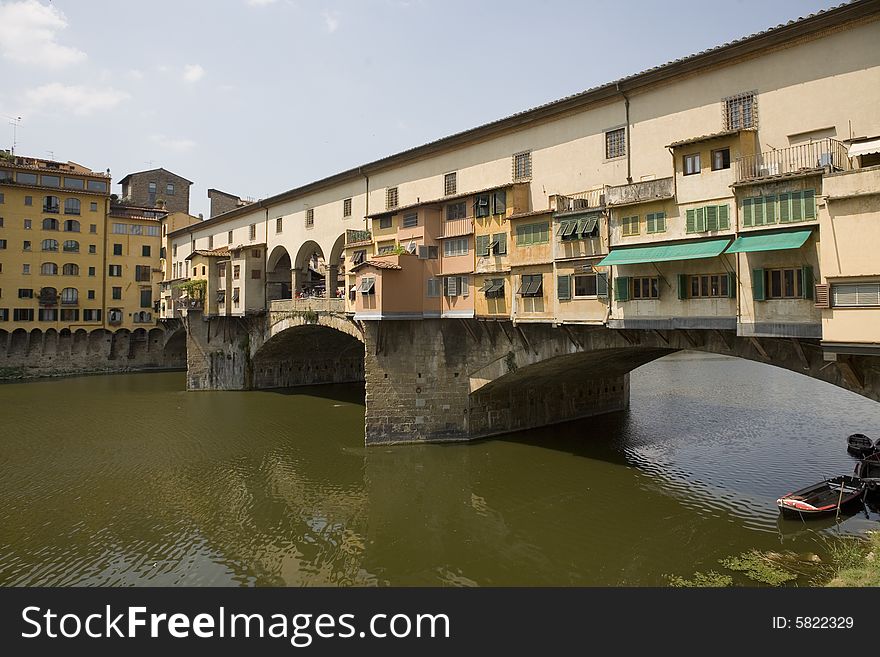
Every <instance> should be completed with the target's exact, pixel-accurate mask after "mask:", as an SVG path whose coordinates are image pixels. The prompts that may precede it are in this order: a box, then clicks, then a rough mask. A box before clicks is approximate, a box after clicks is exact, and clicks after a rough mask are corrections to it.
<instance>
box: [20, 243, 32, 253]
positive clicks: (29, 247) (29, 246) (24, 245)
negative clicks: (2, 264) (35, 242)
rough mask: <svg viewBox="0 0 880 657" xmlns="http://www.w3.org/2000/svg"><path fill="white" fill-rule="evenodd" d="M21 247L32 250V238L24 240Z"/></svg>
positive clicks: (24, 249)
mask: <svg viewBox="0 0 880 657" xmlns="http://www.w3.org/2000/svg"><path fill="white" fill-rule="evenodd" d="M21 248H22V250H23V251H30V250H31V242H30V240H25V241H24V242H22V244H21Z"/></svg>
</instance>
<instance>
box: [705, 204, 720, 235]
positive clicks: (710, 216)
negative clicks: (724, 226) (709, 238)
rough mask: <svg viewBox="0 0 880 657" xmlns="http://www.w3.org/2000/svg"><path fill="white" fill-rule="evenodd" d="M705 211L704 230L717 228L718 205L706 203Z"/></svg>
mask: <svg viewBox="0 0 880 657" xmlns="http://www.w3.org/2000/svg"><path fill="white" fill-rule="evenodd" d="M705 213H706V230H718V206H717V205H707V206H706V208H705Z"/></svg>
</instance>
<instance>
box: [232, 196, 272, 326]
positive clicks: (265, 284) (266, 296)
mask: <svg viewBox="0 0 880 657" xmlns="http://www.w3.org/2000/svg"><path fill="white" fill-rule="evenodd" d="M263 230H264V231H265V232H264V233H263V234H264V235H265V237H266V248H265V249H263V306H265V308H266V310H269V206H268V205H267V206H266V219H265V220H264V222H263ZM229 266H230V267H231V266H232V262H231V259H230V263H229ZM246 310H247V309H245V311H246Z"/></svg>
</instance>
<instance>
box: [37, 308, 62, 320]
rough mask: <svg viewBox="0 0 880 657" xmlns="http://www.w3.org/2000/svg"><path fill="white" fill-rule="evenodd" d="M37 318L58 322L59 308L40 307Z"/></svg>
mask: <svg viewBox="0 0 880 657" xmlns="http://www.w3.org/2000/svg"><path fill="white" fill-rule="evenodd" d="M37 319H39V320H40V321H41V322H57V321H58V309H57V308H40V310H39V312H38V313H37Z"/></svg>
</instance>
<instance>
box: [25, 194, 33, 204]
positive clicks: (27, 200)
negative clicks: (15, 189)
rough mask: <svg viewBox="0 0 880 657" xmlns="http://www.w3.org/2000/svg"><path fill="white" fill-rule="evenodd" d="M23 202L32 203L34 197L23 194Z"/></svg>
mask: <svg viewBox="0 0 880 657" xmlns="http://www.w3.org/2000/svg"><path fill="white" fill-rule="evenodd" d="M24 204H25V205H33V204H34V197H33V196H25V197H24Z"/></svg>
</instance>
